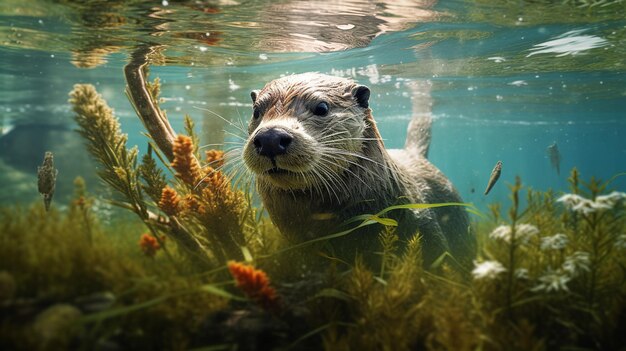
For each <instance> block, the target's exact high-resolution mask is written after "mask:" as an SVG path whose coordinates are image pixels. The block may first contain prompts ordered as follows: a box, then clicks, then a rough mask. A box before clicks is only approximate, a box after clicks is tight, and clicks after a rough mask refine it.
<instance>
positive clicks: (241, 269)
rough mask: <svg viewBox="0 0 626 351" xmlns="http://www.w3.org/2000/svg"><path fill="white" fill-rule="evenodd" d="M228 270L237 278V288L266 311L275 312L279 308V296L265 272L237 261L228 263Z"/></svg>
mask: <svg viewBox="0 0 626 351" xmlns="http://www.w3.org/2000/svg"><path fill="white" fill-rule="evenodd" d="M228 270H229V271H230V274H231V275H232V276H233V278H235V283H236V285H237V288H239V289H240V290H241V291H243V292H244V293H245V294H246V296H247V297H248V298H250V299H251V300H253V301H254V302H256V303H258V304H259V305H260V306H261V307H263V308H265V309H268V310H274V309H276V308H278V303H279V300H278V295H277V294H276V290H274V288H273V287H271V286H270V280H269V278H268V277H267V274H266V273H265V272H264V271H262V270H259V269H256V268H254V267H253V266H250V265H246V264H244V263H240V262H235V261H229V262H228Z"/></svg>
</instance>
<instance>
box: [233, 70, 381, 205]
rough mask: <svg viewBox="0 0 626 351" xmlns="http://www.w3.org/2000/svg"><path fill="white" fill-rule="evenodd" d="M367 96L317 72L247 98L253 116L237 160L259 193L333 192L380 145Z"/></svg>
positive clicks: (282, 81)
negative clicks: (370, 147) (370, 145)
mask: <svg viewBox="0 0 626 351" xmlns="http://www.w3.org/2000/svg"><path fill="white" fill-rule="evenodd" d="M369 95H370V91H369V89H368V88H367V87H365V86H362V85H357V84H356V83H354V82H353V81H351V80H349V79H344V78H338V77H332V76H327V75H322V74H318V73H305V74H299V75H292V76H287V77H284V78H280V79H276V80H274V81H271V82H270V83H268V84H267V85H266V86H265V87H264V88H263V89H262V90H261V91H260V92H256V91H253V92H252V93H251V97H252V101H253V108H254V113H253V116H252V120H251V122H250V125H249V128H248V132H249V137H248V140H247V142H246V145H245V147H244V151H243V159H244V161H245V163H246V165H247V166H248V168H249V169H250V170H251V171H252V172H254V173H255V175H256V178H257V183H258V185H259V188H260V189H263V188H267V187H269V188H278V189H284V190H297V189H314V190H319V191H320V192H327V193H328V194H329V195H331V191H333V192H334V191H336V190H335V189H337V187H338V186H340V185H341V184H342V183H344V184H345V182H346V180H345V175H346V173H350V172H352V171H351V170H350V169H351V168H352V167H358V164H359V162H360V160H361V158H363V155H362V153H363V150H364V145H365V143H367V142H368V141H369V140H373V139H376V140H378V141H379V140H380V135H379V134H378V131H377V130H376V127H375V124H374V122H373V120H372V117H371V111H370V109H369Z"/></svg>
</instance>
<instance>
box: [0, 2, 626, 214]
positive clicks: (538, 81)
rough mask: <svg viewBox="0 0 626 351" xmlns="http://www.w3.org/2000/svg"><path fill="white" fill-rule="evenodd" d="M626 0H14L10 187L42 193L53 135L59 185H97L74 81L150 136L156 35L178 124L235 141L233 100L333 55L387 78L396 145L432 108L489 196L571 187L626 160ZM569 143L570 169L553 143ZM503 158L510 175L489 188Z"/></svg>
mask: <svg viewBox="0 0 626 351" xmlns="http://www.w3.org/2000/svg"><path fill="white" fill-rule="evenodd" d="M392 4H394V5H392ZM624 13H626V3H625V2H622V1H562V2H559V3H558V4H554V3H551V2H539V3H537V2H530V1H528V2H524V1H505V0H502V1H448V2H438V3H434V2H429V1H403V2H390V3H389V4H384V3H379V2H377V3H372V2H367V1H347V2H341V3H332V4H328V3H324V2H321V1H313V2H305V1H283V2H280V3H272V2H266V3H263V2H258V1H255V2H252V1H222V2H210V3H209V2H192V1H190V2H174V1H171V2H169V3H168V2H167V1H163V2H160V1H150V2H147V1H146V2H140V1H131V2H68V3H63V2H61V3H56V4H52V3H48V2H44V1H27V2H17V1H3V3H2V5H0V38H1V41H0V57H1V60H2V65H0V77H1V78H2V79H1V82H2V83H0V129H1V131H2V137H1V138H0V202H2V203H16V202H24V203H28V202H31V201H33V200H35V199H37V198H38V196H39V195H38V194H37V185H36V167H37V165H39V164H41V161H42V159H43V155H44V152H45V151H48V150H50V151H53V152H54V154H55V162H56V164H57V168H58V169H59V177H58V183H57V194H56V195H55V197H56V199H57V200H59V199H61V201H62V199H64V198H67V197H68V196H69V194H71V191H72V181H73V179H74V178H75V177H76V176H78V175H81V176H83V177H85V178H86V179H87V183H88V187H89V188H90V189H94V190H95V189H96V188H97V184H98V183H99V181H98V179H97V177H96V176H95V173H94V166H93V164H91V163H90V161H89V158H88V156H87V154H86V151H85V148H84V146H83V142H82V140H81V139H80V137H79V136H78V135H77V133H75V132H74V131H73V130H74V129H75V126H74V124H73V119H72V113H71V111H70V107H69V105H68V104H67V99H68V96H67V94H68V93H69V91H70V90H71V88H72V86H73V85H74V84H75V83H91V84H94V85H96V87H97V89H98V91H99V92H100V93H101V94H103V96H104V97H105V98H106V99H107V101H108V103H109V104H110V105H111V106H112V107H114V108H115V111H116V115H117V116H118V117H119V119H120V122H121V124H122V128H123V130H124V132H126V133H128V135H129V144H130V145H135V144H136V145H138V146H139V148H140V150H141V151H142V152H143V151H145V148H146V144H147V138H146V137H145V136H144V135H143V132H144V129H143V126H142V125H141V123H140V122H139V120H138V119H137V117H136V115H135V112H134V110H133V109H132V107H131V105H130V103H129V102H128V100H127V98H126V96H125V94H124V88H125V81H124V77H123V72H122V69H123V67H124V65H125V64H126V63H127V60H128V57H129V54H130V52H132V51H133V50H134V49H135V48H137V47H139V46H152V47H158V48H159V50H158V51H159V53H160V55H159V57H158V58H156V59H155V60H154V62H153V64H152V66H151V77H159V78H160V79H161V82H162V89H163V91H162V94H161V96H162V97H163V98H164V101H163V102H162V104H161V107H162V108H163V109H165V110H167V113H168V117H169V118H170V120H171V122H172V124H173V126H174V127H175V129H176V130H177V131H179V132H182V131H183V128H182V121H183V116H184V115H185V114H189V115H190V116H191V117H192V118H193V119H194V120H195V121H196V124H197V127H198V130H199V134H200V135H201V137H202V142H203V144H205V145H209V146H210V145H214V144H222V143H224V142H226V143H225V145H229V144H228V143H229V142H230V141H233V140H234V139H233V138H232V137H230V136H229V135H230V134H228V133H226V134H225V133H224V129H226V130H229V131H230V132H232V131H235V132H236V130H234V129H233V128H232V127H230V126H229V125H228V124H227V123H226V122H224V121H223V119H221V118H219V117H216V115H219V116H222V117H223V118H224V119H228V120H231V121H233V122H239V121H244V122H245V121H246V120H247V119H248V118H249V116H250V115H251V101H250V97H249V92H250V91H251V90H253V89H260V88H261V87H262V86H263V85H264V84H265V82H268V81H269V80H271V79H274V78H277V77H279V76H281V75H286V74H292V73H300V72H307V71H318V72H323V73H328V74H334V75H340V76H344V77H350V78H353V79H355V80H357V81H358V82H360V83H362V84H365V85H368V86H369V87H370V89H371V90H372V98H371V100H370V102H371V106H372V109H373V111H374V116H375V118H376V119H377V121H378V125H379V129H380V130H381V133H382V135H383V137H384V138H385V143H386V145H387V147H390V148H393V147H401V146H402V145H403V144H404V138H405V134H406V126H407V124H408V122H409V120H410V117H411V111H412V106H413V105H416V108H417V109H418V110H419V111H422V112H429V113H432V115H433V117H434V126H433V140H432V146H431V150H430V159H431V160H432V162H433V163H434V164H435V165H436V166H438V167H439V168H440V169H441V170H442V171H444V173H446V174H447V175H448V177H449V178H450V179H451V180H452V181H453V182H454V183H455V185H456V186H457V188H458V190H459V191H460V192H461V194H462V196H463V198H464V200H465V201H468V202H473V203H475V204H478V205H480V206H481V207H482V206H484V205H486V204H487V203H491V202H495V201H503V200H505V199H506V196H507V194H508V189H507V187H506V186H505V185H506V184H507V183H512V182H513V181H514V177H515V176H516V175H519V176H521V178H522V181H523V182H524V183H525V184H526V185H529V186H531V187H533V188H535V189H538V190H546V189H548V188H553V189H555V190H557V191H567V182H566V179H567V176H568V173H569V170H570V169H571V168H572V167H577V168H578V169H579V171H580V172H581V174H582V177H583V179H588V178H589V177H590V176H592V175H593V176H597V177H600V178H602V179H609V178H610V177H612V176H614V175H616V174H618V173H620V172H624V171H626V142H625V141H624V138H625V136H626V20H625V19H624ZM412 87H413V88H412ZM429 103H432V108H428V107H427V106H429ZM555 142H556V144H557V145H558V148H559V150H560V153H561V163H560V174H557V172H556V169H555V168H554V167H553V166H552V165H551V162H550V159H549V157H548V154H547V147H548V146H550V145H551V144H553V143H555ZM498 160H501V161H502V162H503V172H502V177H501V179H500V181H499V183H498V184H497V185H496V187H495V188H494V189H493V190H492V192H491V193H490V194H489V195H488V196H484V195H483V191H484V189H485V186H486V183H487V180H488V178H489V175H490V173H491V169H492V168H493V166H494V165H495V163H496V162H497V161H498ZM613 186H614V187H615V188H616V189H618V190H621V191H624V189H626V181H625V180H624V179H622V178H618V179H617V180H616V181H615V182H614V183H613Z"/></svg>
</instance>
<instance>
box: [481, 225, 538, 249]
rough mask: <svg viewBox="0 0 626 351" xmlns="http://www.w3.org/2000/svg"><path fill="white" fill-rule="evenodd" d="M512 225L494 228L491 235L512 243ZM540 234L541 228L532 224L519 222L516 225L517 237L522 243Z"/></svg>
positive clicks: (493, 237)
mask: <svg viewBox="0 0 626 351" xmlns="http://www.w3.org/2000/svg"><path fill="white" fill-rule="evenodd" d="M512 234H513V233H512V231H511V227H510V226H508V225H501V226H499V227H497V228H496V229H494V230H493V231H492V232H491V233H490V234H489V237H490V238H492V239H497V240H502V241H504V242H507V243H510V242H511V237H512ZM537 234H539V229H537V227H535V226H534V225H532V224H525V223H522V224H518V225H516V226H515V238H516V239H517V240H520V241H521V242H522V243H524V244H525V243H527V242H528V240H529V239H530V238H531V237H532V236H535V235H537Z"/></svg>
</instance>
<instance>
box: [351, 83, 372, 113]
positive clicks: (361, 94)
mask: <svg viewBox="0 0 626 351" xmlns="http://www.w3.org/2000/svg"><path fill="white" fill-rule="evenodd" d="M352 95H354V98H355V99H356V102H358V103H359V106H361V107H363V108H368V107H369V106H370V103H369V100H370V88H368V87H366V86H365V85H357V86H356V87H354V89H352Z"/></svg>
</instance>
